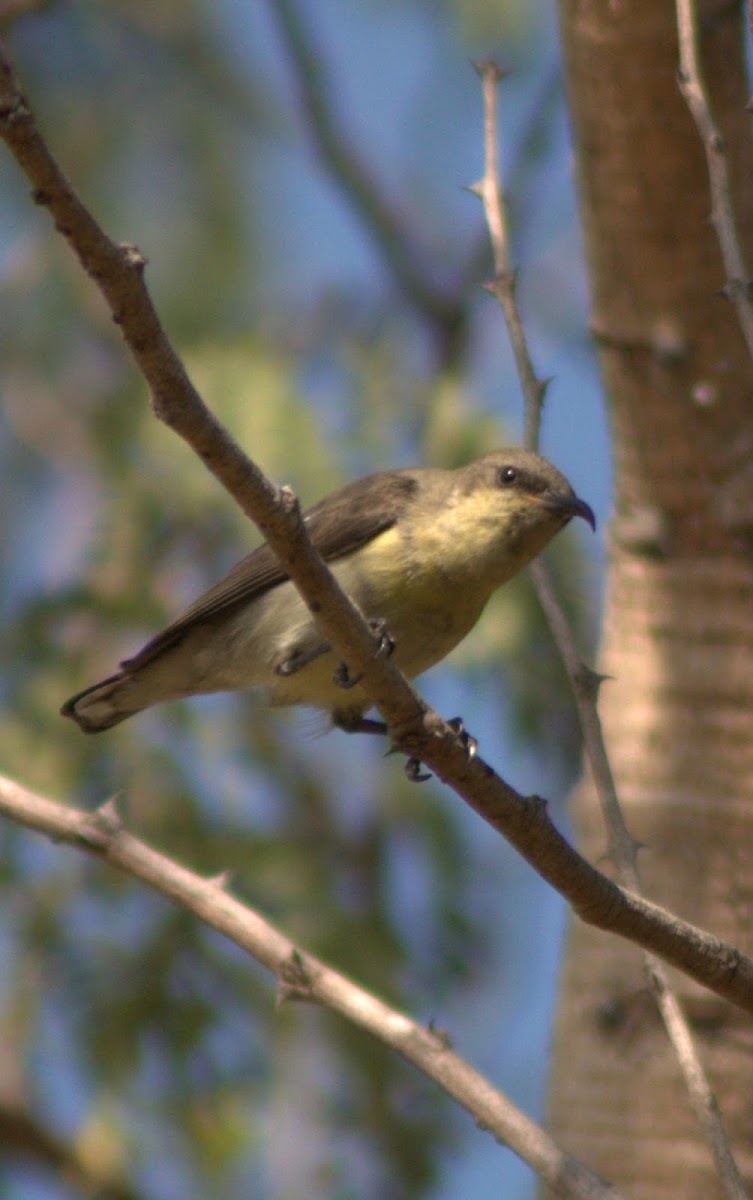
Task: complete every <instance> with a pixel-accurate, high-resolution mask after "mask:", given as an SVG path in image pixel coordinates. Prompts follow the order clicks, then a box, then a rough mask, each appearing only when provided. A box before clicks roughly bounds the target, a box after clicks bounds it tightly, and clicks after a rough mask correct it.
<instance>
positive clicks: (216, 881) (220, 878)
mask: <svg viewBox="0 0 753 1200" xmlns="http://www.w3.org/2000/svg"><path fill="white" fill-rule="evenodd" d="M232 877H233V873H232V871H231V870H230V868H229V867H226V868H225V870H224V871H220V872H219V874H217V875H210V876H209V877H208V879H207V883H209V884H211V885H212V887H216V888H220V889H221V891H223V892H225V891H227V889H228V887H229V886H230V880H231V879H232Z"/></svg>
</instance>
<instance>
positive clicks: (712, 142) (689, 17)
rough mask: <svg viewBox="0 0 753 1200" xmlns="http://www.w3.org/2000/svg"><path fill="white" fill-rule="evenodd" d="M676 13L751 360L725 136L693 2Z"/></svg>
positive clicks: (746, 287) (752, 328)
mask: <svg viewBox="0 0 753 1200" xmlns="http://www.w3.org/2000/svg"><path fill="white" fill-rule="evenodd" d="M676 12H677V37H678V41H679V52H680V69H679V83H680V91H681V92H682V94H683V96H684V97H685V102H686V104H687V106H688V108H689V109H690V113H691V115H692V117H693V120H694V121H695V124H696V129H697V130H698V135H699V137H700V139H701V142H702V143H703V149H704V152H705V154H706V166H707V168H708V175H709V185H710V188H711V221H712V224H713V226H714V229H715V230H716V236H717V239H718V241H719V249H720V250H721V252H722V259H723V262H724V269H725V271H726V273H727V284H726V287H725V293H726V295H727V298H728V299H729V300H731V301H732V303H733V304H734V306H735V311H736V312H737V319H738V321H739V322H740V328H741V329H742V332H743V337H744V338H745V344H746V345H747V347H748V354H749V355H750V356H751V358H753V295H752V294H751V292H752V289H753V281H751V277H750V272H749V270H748V266H747V263H746V261H745V255H744V254H743V249H742V243H741V241H740V235H739V232H738V229H737V224H736V222H735V211H734V206H733V203H732V187H731V184H730V177H729V171H728V169H727V148H726V145H725V141H724V137H723V136H722V133H721V131H720V130H719V128H718V126H717V125H716V122H715V121H714V117H713V114H712V111H711V103H710V101H709V97H708V91H707V89H706V84H705V82H704V78H703V68H702V66H701V53H700V47H699V39H698V18H697V13H696V6H695V0H676Z"/></svg>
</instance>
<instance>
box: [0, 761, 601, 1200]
mask: <svg viewBox="0 0 753 1200" xmlns="http://www.w3.org/2000/svg"><path fill="white" fill-rule="evenodd" d="M0 812H2V813H3V814H4V815H5V816H7V817H9V818H11V819H12V820H14V821H17V822H18V823H19V824H21V825H24V826H26V827H27V828H29V829H32V830H35V831H36V832H37V833H41V834H44V835H46V836H48V837H51V838H53V839H54V840H55V841H56V842H66V843H68V844H69V845H71V846H74V847H76V848H77V849H79V850H84V851H86V852H87V853H89V854H92V855H93V856H95V857H96V858H99V859H102V860H103V861H104V862H106V863H108V864H109V865H110V866H113V867H116V868H117V869H118V870H120V871H123V872H125V873H126V874H127V875H129V876H131V877H132V878H134V879H138V880H140V881H141V882H142V883H144V884H146V885H147V886H148V887H150V888H152V889H153V890H154V891H157V892H159V893H160V894H161V895H163V896H165V897H167V899H168V900H171V901H172V902H173V903H175V904H178V905H180V906H181V907H182V908H184V909H186V910H187V911H188V912H191V913H193V914H194V916H196V917H198V918H199V920H201V921H203V922H205V924H207V925H208V926H210V927H211V928H212V929H214V930H216V931H217V932H218V933H220V934H222V935H223V936H225V937H227V938H228V939H229V940H230V941H232V942H234V943H235V944H236V945H237V946H240V947H241V949H243V950H245V951H247V953H248V954H250V955H252V956H253V958H255V959H256V960H257V961H258V962H260V963H262V964H263V965H264V966H265V967H267V968H268V969H269V970H270V971H272V972H274V974H275V975H276V976H277V979H278V982H279V998H280V1000H282V1001H285V1000H309V1001H312V1002H315V1003H317V1004H321V1005H323V1006H325V1007H327V1008H329V1009H331V1010H332V1011H334V1012H337V1013H339V1014H340V1015H341V1016H343V1017H345V1018H346V1019H347V1020H349V1021H351V1022H352V1023H353V1024H354V1025H357V1026H359V1027H360V1028H361V1029H364V1030H366V1031H367V1032H368V1033H370V1034H372V1036H374V1037H376V1038H378V1039H379V1040H380V1041H382V1042H384V1044H385V1045H387V1046H389V1047H390V1048H391V1049H393V1050H395V1051H397V1053H399V1054H400V1055H401V1056H402V1057H403V1058H405V1059H407V1060H408V1062H411V1063H413V1065H414V1066H416V1067H418V1069H419V1070H420V1071H422V1072H423V1073H424V1074H425V1075H427V1076H428V1077H429V1078H430V1079H433V1080H434V1081H435V1082H436V1083H438V1084H440V1085H441V1086H442V1087H443V1088H444V1089H445V1091H447V1092H448V1093H449V1095H451V1096H452V1097H453V1098H454V1099H455V1100H457V1102H458V1103H459V1104H460V1105H462V1107H463V1108H465V1109H466V1110H467V1111H468V1112H469V1113H470V1114H471V1116H472V1117H473V1118H474V1120H475V1121H476V1122H477V1123H478V1124H479V1125H480V1126H481V1127H482V1128H484V1129H486V1130H488V1131H489V1132H490V1133H491V1134H493V1136H494V1137H496V1138H499V1139H500V1141H502V1142H504V1143H505V1144H506V1145H507V1146H509V1147H510V1148H511V1149H512V1150H514V1151H515V1153H516V1154H518V1155H519V1156H520V1157H521V1158H522V1159H523V1160H524V1161H525V1162H527V1163H528V1164H529V1166H531V1167H532V1168H533V1169H534V1171H536V1172H537V1173H538V1174H539V1175H540V1176H541V1178H542V1179H544V1180H545V1182H546V1183H547V1184H548V1185H549V1186H550V1187H551V1188H552V1189H553V1190H554V1191H555V1193H556V1194H557V1195H558V1196H563V1197H567V1198H569V1200H620V1198H619V1195H618V1193H617V1192H616V1191H615V1190H614V1189H613V1188H611V1187H609V1186H608V1185H607V1184H606V1183H604V1182H603V1181H602V1180H600V1179H599V1178H598V1176H596V1175H595V1174H594V1172H592V1171H591V1170H590V1169H589V1168H588V1167H587V1166H585V1165H584V1164H583V1163H580V1162H578V1161H577V1160H576V1159H574V1158H573V1157H572V1156H570V1155H569V1154H567V1153H566V1152H565V1151H564V1150H562V1149H561V1148H560V1147H559V1146H557V1144H556V1143H555V1142H554V1141H553V1140H552V1138H551V1137H549V1135H548V1134H547V1133H546V1132H545V1131H544V1130H543V1129H542V1128H541V1127H540V1126H538V1125H537V1124H536V1123H535V1122H534V1121H532V1120H531V1119H530V1118H529V1117H527V1116H526V1114H525V1113H523V1112H522V1111H521V1110H520V1109H518V1108H516V1106H515V1105H514V1104H512V1102H511V1101H510V1100H508V1099H507V1097H506V1096H504V1095H503V1094H502V1093H501V1092H499V1091H498V1090H497V1089H496V1088H494V1087H492V1085H491V1084H490V1083H489V1082H488V1080H487V1079H485V1078H484V1076H483V1075H480V1074H479V1072H478V1071H476V1070H474V1069H473V1067H471V1066H470V1065H469V1064H468V1063H467V1062H465V1060H464V1059H462V1058H461V1057H460V1056H459V1055H458V1054H456V1053H455V1052H454V1051H453V1050H452V1049H451V1048H450V1046H449V1044H448V1040H447V1038H446V1036H444V1035H443V1034H441V1033H438V1032H435V1031H433V1030H431V1029H427V1028H425V1027H424V1026H422V1025H419V1024H418V1023H417V1022H415V1021H413V1020H411V1019H410V1018H409V1017H407V1016H406V1015H405V1014H404V1013H401V1012H399V1011H397V1010H396V1009H394V1008H391V1007H390V1006H389V1005H387V1004H385V1003H384V1002H383V1001H382V1000H380V999H378V998H377V997H376V996H374V995H372V994H371V993H370V992H367V991H365V990H364V989H363V988H361V987H359V986H357V985H356V984H355V983H353V982H351V980H349V979H347V978H346V977H345V976H343V975H340V974H339V973H338V972H337V971H335V970H333V968H332V967H330V966H328V965H327V964H326V963H325V962H323V961H322V960H321V959H318V958H315V957H314V956H313V955H311V954H308V953H307V952H305V951H303V950H301V949H300V948H299V947H298V946H296V945H295V944H294V943H293V942H291V941H290V939H289V938H287V937H286V936H285V935H284V934H283V933H282V932H281V931H280V930H279V929H277V928H276V927H275V926H274V925H272V924H270V922H269V921H267V920H265V918H264V917H262V916H261V915H260V914H259V913H258V912H255V911H254V910H253V909H251V908H249V907H247V906H246V905H244V904H242V903H241V902H240V901H239V900H236V899H235V898H234V897H233V896H231V895H229V894H228V892H227V891H226V890H225V886H224V884H225V880H224V879H223V878H222V877H219V878H215V879H204V878H202V877H201V876H199V875H196V874H195V873H194V872H193V871H189V870H188V869H187V868H185V867H182V866H179V865H178V864H177V863H175V862H173V861H172V860H171V859H169V858H167V857H166V856H165V855H163V854H159V853H158V852H157V851H155V850H153V849H152V848H151V847H150V846H147V845H146V843H144V842H142V841H140V840H139V838H136V837H134V836H133V835H132V834H130V833H128V832H127V831H126V830H125V829H124V828H123V826H122V824H121V821H120V818H119V815H118V812H117V808H116V807H115V805H114V804H113V803H112V802H108V803H107V804H106V805H104V806H103V807H102V808H101V809H98V810H97V811H96V812H94V813H90V812H85V811H81V810H78V809H75V808H71V807H68V806H65V805H62V804H59V803H57V802H55V801H53V800H50V799H48V798H46V797H44V796H40V795H38V794H36V793H34V792H31V791H29V790H28V789H27V788H24V787H21V786H20V785H19V784H17V783H15V782H14V781H13V780H11V779H8V778H6V777H4V776H0Z"/></svg>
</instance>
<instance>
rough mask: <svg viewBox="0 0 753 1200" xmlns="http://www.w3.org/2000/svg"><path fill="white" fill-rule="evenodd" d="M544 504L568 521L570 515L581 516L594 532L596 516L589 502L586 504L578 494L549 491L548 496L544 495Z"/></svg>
mask: <svg viewBox="0 0 753 1200" xmlns="http://www.w3.org/2000/svg"><path fill="white" fill-rule="evenodd" d="M543 499H544V504H545V505H546V507H547V508H551V509H552V510H553V511H554V512H558V513H562V516H563V517H565V518H566V519H567V520H568V521H569V520H570V518H571V517H582V518H583V520H584V521H587V522H588V524H589V525H590V526H591V528H592V529H593V531H594V533H595V532H596V517H595V516H594V512H593V509H592V508H591V505H590V504H586V502H585V500H581V499H580V497H579V496H566V495H564V493H562V492H551V493H550V494H549V495H548V496H544V498H543Z"/></svg>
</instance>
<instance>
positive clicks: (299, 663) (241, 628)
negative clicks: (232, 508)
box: [60, 448, 596, 733]
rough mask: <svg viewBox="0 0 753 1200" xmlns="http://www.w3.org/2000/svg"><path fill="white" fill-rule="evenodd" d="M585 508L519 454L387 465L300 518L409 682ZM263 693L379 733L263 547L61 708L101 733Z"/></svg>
mask: <svg viewBox="0 0 753 1200" xmlns="http://www.w3.org/2000/svg"><path fill="white" fill-rule="evenodd" d="M573 517H582V518H583V519H584V520H585V521H586V522H587V523H588V524H589V525H590V526H591V528H592V529H595V527H596V522H595V518H594V514H593V511H592V509H591V508H590V506H589V505H588V504H587V503H586V502H585V501H584V500H581V499H580V498H579V497H578V496H577V495H576V494H575V492H574V491H573V489H572V487H571V486H570V484H569V483H568V481H567V479H565V477H564V475H562V474H561V473H560V472H559V471H558V470H557V469H556V467H554V466H553V465H552V464H551V463H550V462H549V461H548V460H547V459H545V458H543V457H542V456H541V455H539V454H536V453H534V452H532V451H529V450H523V449H517V448H512V449H501V450H494V451H491V452H489V453H487V454H484V455H483V456H481V457H480V458H477V459H475V460H473V461H472V462H470V463H468V464H466V465H465V466H460V467H456V468H453V469H442V468H436V467H414V468H400V469H396V470H387V471H379V472H376V473H375V474H372V475H368V476H366V477H365V478H362V479H357V480H355V481H353V482H352V483H348V484H346V485H345V486H344V487H343V488H341V489H340V490H338V491H335V492H333V493H332V494H331V495H329V496H326V497H325V498H324V499H323V500H321V501H319V503H318V504H315V505H314V506H313V507H312V508H311V509H309V510H308V511H307V512H306V513H305V514H304V518H303V519H304V521H305V523H306V527H307V530H308V534H309V536H310V538H311V541H312V542H313V544H314V546H315V547H316V549H317V550H318V551H319V553H320V554H321V556H322V558H323V559H325V561H326V562H327V563H328V564H329V566H330V568H331V570H332V572H333V574H334V576H335V578H336V579H337V581H338V583H339V584H340V586H341V587H342V588H343V590H344V591H345V592H346V593H347V594H348V595H349V596H350V597H351V599H352V600H353V601H354V603H355V604H356V605H357V607H358V608H359V609H360V611H361V613H362V614H363V616H364V617H365V618H366V619H367V620H368V621H369V622H370V623H371V624H372V625H373V626H374V627H375V628H378V629H380V630H381V631H383V636H384V642H383V644H387V645H388V646H389V648H390V649H391V650H392V652H393V653H394V658H395V662H396V663H397V665H398V666H399V667H400V668H401V670H402V671H403V673H404V674H405V675H406V676H407V678H409V679H414V678H415V677H416V676H418V675H421V674H422V673H423V672H424V671H426V670H427V669H428V668H430V667H432V666H434V665H435V664H436V663H438V662H440V661H441V660H442V659H443V658H445V657H446V655H447V654H449V653H450V651H451V650H453V649H454V648H455V646H457V645H458V643H459V642H461V641H462V639H463V638H464V637H465V636H466V634H468V633H469V632H470V630H471V629H472V628H473V626H474V625H475V624H476V622H477V620H478V619H479V617H480V615H481V613H482V611H483V609H484V607H485V605H486V603H487V601H488V600H489V598H490V596H491V595H492V593H493V592H494V591H496V589H497V588H499V587H501V586H502V585H503V584H505V583H506V582H507V581H508V580H510V579H511V578H512V577H513V576H514V575H516V574H517V573H518V572H519V571H520V570H522V569H523V568H524V567H525V566H526V565H527V564H528V563H529V562H530V561H531V559H533V558H534V557H535V556H536V555H537V554H538V553H539V552H540V551H541V550H542V549H543V548H544V546H545V545H546V544H547V543H548V542H549V541H550V539H551V538H553V537H554V535H555V534H556V533H558V532H559V530H561V529H562V528H563V527H564V526H565V525H566V524H567V523H568V522H569V521H570V520H571V519H572V518H573ZM245 689H260V690H261V691H262V693H264V694H265V697H266V700H267V702H268V703H269V704H270V705H271V706H272V707H284V706H289V705H304V706H311V707H313V708H316V709H323V710H325V711H326V712H327V713H328V714H329V717H330V721H331V724H332V725H333V726H334V727H337V728H339V729H343V730H345V731H347V732H377V731H384V728H385V727H384V726H383V725H382V724H381V723H380V722H376V721H372V720H369V719H367V718H366V716H365V714H366V712H367V711H368V709H369V708H371V707H372V702H371V700H370V699H369V697H368V695H367V694H366V692H365V691H363V689H362V688H361V686H360V685H359V681H358V679H357V678H353V677H352V676H350V675H349V673H348V671H347V667H345V665H344V664H342V663H339V661H338V656H337V655H336V653H335V651H334V650H333V649H332V647H331V646H330V645H329V643H328V641H327V640H326V638H325V637H324V636H323V635H322V633H321V632H320V630H319V628H318V626H317V623H316V620H315V618H314V616H313V615H312V613H311V612H310V610H309V608H308V607H307V605H306V603H305V601H304V600H303V598H302V597H301V596H300V594H299V592H298V591H297V589H296V587H295V585H294V584H293V583H292V581H291V580H290V579H289V577H288V576H287V574H286V572H285V569H284V568H283V567H282V566H281V564H280V562H279V560H278V559H277V558H276V556H275V554H274V553H273V551H272V550H271V548H270V547H269V546H268V545H267V544H266V543H264V544H263V545H261V546H259V547H258V548H257V549H256V550H253V551H252V552H251V553H250V554H248V555H247V556H246V557H245V558H244V559H242V560H241V562H239V563H238V564H237V565H236V566H235V567H233V569H232V570H231V571H230V572H229V573H228V574H227V575H226V576H225V577H224V578H223V579H221V580H220V581H219V582H218V583H217V584H215V585H214V587H212V588H210V589H209V590H208V591H207V592H205V593H204V594H203V595H202V596H200V597H199V598H198V599H197V600H196V601H195V602H194V603H193V604H191V605H190V606H189V607H188V608H187V609H186V610H185V612H183V613H182V614H181V615H180V616H178V617H177V618H176V619H175V620H174V621H172V622H171V623H170V624H169V625H167V626H166V628H165V629H163V630H162V631H161V632H159V633H157V634H156V635H155V636H154V637H153V638H151V640H150V641H148V642H147V643H146V645H145V646H144V647H143V648H142V649H141V650H139V651H138V653H137V654H135V655H134V656H133V657H132V658H128V659H126V660H125V661H124V662H122V663H121V664H120V669H119V670H118V671H117V672H116V673H115V674H113V675H110V676H109V677H108V678H106V679H103V680H101V681H100V682H99V683H95V684H93V685H91V686H90V687H87V688H86V689H85V690H84V691H81V692H78V693H77V694H76V695H75V696H72V697H71V698H70V699H69V700H67V701H66V703H65V704H64V705H63V706H62V708H61V710H60V711H61V714H62V715H63V716H65V717H70V718H72V719H73V720H74V721H75V722H76V723H77V724H78V726H79V728H80V729H81V730H82V731H83V732H84V733H101V732H102V731H104V730H107V729H111V728H112V727H113V726H115V725H117V724H119V723H120V722H121V721H124V720H126V719H127V718H129V717H132V716H134V715H135V714H136V713H139V712H141V711H142V710H144V709H147V708H151V707H152V706H153V705H155V704H162V703H165V702H168V701H174V700H178V699H182V698H184V697H188V696H195V695H202V694H206V693H211V692H224V691H238V690H245Z"/></svg>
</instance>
